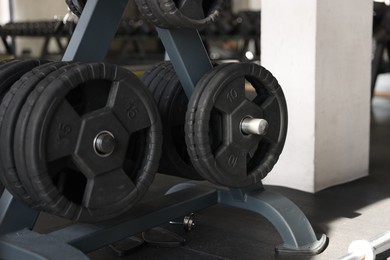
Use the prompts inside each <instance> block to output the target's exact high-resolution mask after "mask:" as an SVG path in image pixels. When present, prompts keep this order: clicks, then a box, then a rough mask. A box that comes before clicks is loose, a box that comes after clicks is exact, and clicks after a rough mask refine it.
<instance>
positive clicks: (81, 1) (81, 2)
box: [65, 0, 87, 17]
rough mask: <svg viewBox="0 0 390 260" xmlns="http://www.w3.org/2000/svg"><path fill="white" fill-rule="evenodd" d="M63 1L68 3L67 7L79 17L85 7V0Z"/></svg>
mask: <svg viewBox="0 0 390 260" xmlns="http://www.w3.org/2000/svg"><path fill="white" fill-rule="evenodd" d="M65 2H66V4H67V5H68V7H69V9H70V10H71V11H72V13H74V14H75V15H77V16H78V17H80V16H81V13H82V12H83V9H84V7H85V4H86V3H87V0H65Z"/></svg>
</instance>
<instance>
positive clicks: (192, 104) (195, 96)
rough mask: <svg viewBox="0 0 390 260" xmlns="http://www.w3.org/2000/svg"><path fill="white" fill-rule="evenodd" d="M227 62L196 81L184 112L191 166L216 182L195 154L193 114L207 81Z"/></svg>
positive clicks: (209, 179)
mask: <svg viewBox="0 0 390 260" xmlns="http://www.w3.org/2000/svg"><path fill="white" fill-rule="evenodd" d="M227 65H228V64H226V63H225V64H221V65H218V66H216V67H214V69H212V70H211V71H209V72H208V73H207V74H205V75H204V76H203V77H202V78H201V79H200V80H199V82H198V83H197V86H196V88H195V90H194V92H193V93H192V96H191V98H190V101H189V104H188V108H187V112H186V118H185V128H184V130H185V141H186V145H187V152H188V154H189V156H190V159H191V162H192V166H193V167H194V168H195V169H196V171H197V172H198V173H199V174H200V175H201V176H202V177H203V178H205V179H206V180H208V181H210V182H212V183H218V180H217V179H216V178H215V176H214V175H213V174H209V173H208V171H207V169H206V168H205V167H203V165H202V164H201V162H200V161H199V160H200V158H199V156H198V155H197V151H196V145H195V138H194V132H195V129H194V127H195V115H196V112H197V105H198V102H199V100H200V97H201V94H202V92H203V91H204V89H205V86H207V84H208V83H209V81H210V80H211V79H212V78H213V77H214V76H215V75H216V74H217V73H219V71H221V70H223V69H224V68H225V67H226V66H227Z"/></svg>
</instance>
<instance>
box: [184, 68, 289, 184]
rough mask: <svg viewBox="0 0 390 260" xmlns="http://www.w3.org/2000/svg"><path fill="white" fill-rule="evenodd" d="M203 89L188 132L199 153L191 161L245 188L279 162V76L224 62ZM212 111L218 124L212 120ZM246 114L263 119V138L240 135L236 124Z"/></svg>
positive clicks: (283, 115)
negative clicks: (251, 93)
mask: <svg viewBox="0 0 390 260" xmlns="http://www.w3.org/2000/svg"><path fill="white" fill-rule="evenodd" d="M245 80H247V81H249V82H250V83H251V84H252V86H253V87H254V88H255V90H256V93H257V96H256V98H255V99H253V100H248V99H247V98H246V93H245ZM202 88H203V89H204V91H203V92H202V93H201V95H200V96H199V97H198V100H196V101H197V102H198V103H197V105H196V109H197V111H196V112H195V118H194V120H193V121H192V122H194V126H193V127H192V129H191V130H192V132H191V133H188V135H192V136H193V141H194V143H193V145H194V147H193V149H195V150H196V156H198V157H199V160H196V161H194V160H193V164H195V163H197V164H200V165H202V167H203V169H204V170H205V172H202V173H203V174H204V175H207V176H211V175H213V176H214V182H215V183H217V184H220V185H225V186H229V187H244V186H249V185H252V184H255V183H258V182H260V181H261V179H263V178H264V177H265V176H266V175H267V174H268V172H269V171H270V170H271V169H272V168H273V166H274V165H275V163H276V162H277V160H278V158H279V155H280V153H281V151H282V149H283V146H284V142H285V138H286V131H287V105H286V101H285V98H284V95H283V92H282V89H281V87H280V86H279V84H278V82H277V80H276V79H275V78H274V77H273V76H272V74H271V73H270V72H268V71H267V70H266V69H264V68H262V67H261V66H258V65H255V64H251V63H239V64H228V65H225V67H224V69H223V70H220V71H219V73H217V74H215V75H214V76H213V78H212V79H210V80H209V82H208V84H207V87H206V86H202ZM190 107H192V108H193V106H192V105H191V104H190ZM213 114H214V115H216V117H218V118H219V121H218V123H216V122H214V121H213V120H212V119H213ZM192 116H193V115H192ZM246 117H253V118H264V119H266V120H267V121H268V123H269V125H270V128H269V131H268V133H267V134H266V135H265V136H263V137H261V136H256V135H246V134H243V133H242V132H241V129H240V125H241V122H242V120H243V119H244V118H246ZM186 130H187V129H186ZM215 133H217V134H215ZM213 146H214V147H213ZM210 181H212V180H210Z"/></svg>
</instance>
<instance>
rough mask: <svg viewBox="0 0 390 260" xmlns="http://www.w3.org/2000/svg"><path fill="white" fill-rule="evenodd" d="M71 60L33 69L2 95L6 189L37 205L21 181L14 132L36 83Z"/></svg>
mask: <svg viewBox="0 0 390 260" xmlns="http://www.w3.org/2000/svg"><path fill="white" fill-rule="evenodd" d="M65 64H68V63H63V62H52V63H46V64H44V65H41V66H39V67H36V68H34V69H33V70H31V71H30V72H28V73H26V74H24V75H23V77H22V78H21V79H20V80H18V81H17V82H15V84H14V85H12V87H11V89H10V91H8V92H7V94H6V95H5V96H4V98H3V102H2V104H1V106H0V143H1V144H2V145H1V146H0V165H1V167H0V171H1V174H0V176H1V179H2V181H3V182H4V183H5V184H6V186H7V189H8V190H9V191H10V192H11V193H12V194H13V195H14V196H15V197H16V198H20V199H22V200H23V201H24V202H25V203H27V204H28V205H29V206H32V207H36V206H37V205H38V204H39V203H37V202H35V200H34V199H33V198H31V196H30V195H29V192H27V191H26V189H25V187H24V186H23V185H22V184H21V181H20V179H19V176H18V174H17V171H16V166H15V158H14V153H13V150H14V149H13V145H14V133H15V131H16V129H15V128H16V122H17V119H18V116H19V113H20V110H21V108H22V106H23V104H24V103H25V101H26V99H27V96H28V95H29V94H30V92H31V91H32V90H33V89H34V88H35V86H36V85H37V84H38V83H39V82H40V81H41V80H42V79H44V78H45V77H46V76H47V75H48V74H50V73H51V72H53V71H56V70H57V69H59V68H60V67H61V66H64V65H65Z"/></svg>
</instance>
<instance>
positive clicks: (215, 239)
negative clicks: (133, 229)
mask: <svg viewBox="0 0 390 260" xmlns="http://www.w3.org/2000/svg"><path fill="white" fill-rule="evenodd" d="M387 84H388V85H389V86H390V77H389V80H388V81H387ZM389 89H390V87H389ZM371 121H372V122H371V155H370V176H369V177H366V178H363V179H360V180H357V181H354V182H351V183H347V184H344V185H340V186H336V187H332V188H329V189H326V190H323V191H321V192H318V193H317V194H310V193H305V192H301V191H297V190H293V189H289V188H283V187H277V186H266V189H267V190H271V191H275V192H278V193H280V194H282V195H284V196H285V197H288V198H289V199H290V200H292V201H293V202H294V203H296V205H298V207H300V208H301V209H302V211H303V212H304V213H305V214H306V216H307V217H308V219H309V220H310V222H311V223H312V225H313V227H314V229H315V230H316V231H317V232H323V233H325V234H327V236H328V237H329V246H328V248H327V249H326V250H325V251H324V252H323V253H322V254H320V255H317V256H313V257H304V256H298V257H291V256H282V257H276V256H275V255H274V247H275V246H277V245H279V244H280V243H281V239H280V237H279V235H278V233H277V232H276V230H275V229H274V227H273V226H272V225H271V224H270V223H269V222H267V220H265V219H264V218H263V217H261V216H259V215H256V214H254V213H251V212H246V211H243V210H239V209H234V208H230V207H226V206H220V205H218V206H213V207H211V208H208V209H205V210H202V211H200V212H198V213H197V214H196V229H195V230H193V231H192V232H189V233H184V231H181V229H177V230H178V232H181V233H183V236H185V238H186V239H187V244H186V245H185V246H181V247H177V248H153V247H146V246H143V247H141V248H139V249H137V250H135V251H134V252H132V253H131V254H130V255H128V256H126V257H121V258H118V257H116V256H114V255H113V254H112V252H111V251H110V250H109V249H108V248H102V249H100V250H98V251H95V252H93V253H91V254H90V255H89V256H90V258H91V259H96V260H98V259H99V260H100V259H134V260H136V259H143V260H144V259H148V260H153V259H199V260H202V259H204V260H206V259H240V260H252V259H324V260H325V259H336V258H338V257H341V256H343V255H345V253H346V252H347V248H348V245H349V244H350V242H352V241H353V240H357V239H370V238H373V237H375V236H376V235H378V234H380V233H382V232H384V231H387V230H390V217H389V216H390V131H389V129H390V99H389V98H387V99H386V98H379V97H375V98H374V99H373V103H372V119H371ZM356 141H357V142H358V141H359V140H356ZM271 174H272V173H271ZM182 181H183V180H182V179H178V178H172V177H167V176H157V179H156V181H155V182H154V184H153V187H152V188H151V189H150V192H149V194H148V197H152V196H155V195H156V194H162V193H163V192H164V191H166V190H167V189H168V188H169V187H171V186H172V185H174V184H175V183H178V182H182ZM62 224H63V222H62V220H59V219H57V218H55V217H52V216H48V215H45V214H42V215H41V217H40V218H39V220H38V223H37V225H36V229H37V230H40V231H48V230H51V229H52V228H53V227H55V226H58V225H62Z"/></svg>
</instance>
